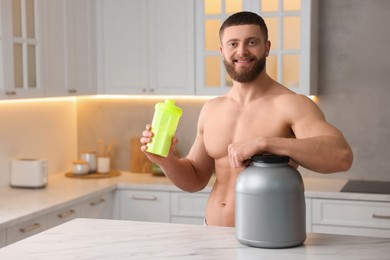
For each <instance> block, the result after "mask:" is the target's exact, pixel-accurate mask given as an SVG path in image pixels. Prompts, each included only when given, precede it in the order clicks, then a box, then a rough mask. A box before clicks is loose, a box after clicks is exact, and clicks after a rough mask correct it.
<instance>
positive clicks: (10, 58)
mask: <svg viewBox="0 0 390 260" xmlns="http://www.w3.org/2000/svg"><path fill="white" fill-rule="evenodd" d="M0 7H1V8H0V11H1V13H0V19H1V20H0V27H1V28H0V31H1V38H0V47H1V51H0V58H1V60H0V63H2V64H1V66H0V69H1V73H0V98H29V97H42V96H43V95H44V89H43V85H42V84H41V51H42V46H41V44H40V42H41V28H40V24H41V23H40V18H41V14H42V4H41V2H40V1H22V0H13V1H12V0H4V1H3V0H2V1H1V2H0Z"/></svg>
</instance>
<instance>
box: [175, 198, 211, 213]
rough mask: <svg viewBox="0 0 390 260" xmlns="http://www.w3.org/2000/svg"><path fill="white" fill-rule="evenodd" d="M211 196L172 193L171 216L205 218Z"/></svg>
mask: <svg viewBox="0 0 390 260" xmlns="http://www.w3.org/2000/svg"><path fill="white" fill-rule="evenodd" d="M208 197H209V194H199V193H183V192H172V193H171V215H172V216H180V217H198V218H204V217H205V214H206V204H207V200H208Z"/></svg>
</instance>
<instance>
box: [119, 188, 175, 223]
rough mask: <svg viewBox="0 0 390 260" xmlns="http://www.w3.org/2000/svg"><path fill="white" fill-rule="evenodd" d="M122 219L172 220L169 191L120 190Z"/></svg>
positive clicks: (167, 221)
mask: <svg viewBox="0 0 390 260" xmlns="http://www.w3.org/2000/svg"><path fill="white" fill-rule="evenodd" d="M120 193H121V195H120V219H124V220H137V221H151V222H166V223H169V222H170V212H169V205H170V203H169V192H163V191H137V190H136V191H130V190H123V191H120Z"/></svg>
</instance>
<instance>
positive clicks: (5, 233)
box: [0, 229, 7, 248]
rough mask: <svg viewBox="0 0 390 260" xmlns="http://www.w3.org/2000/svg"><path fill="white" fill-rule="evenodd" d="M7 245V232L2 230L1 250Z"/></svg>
mask: <svg viewBox="0 0 390 260" xmlns="http://www.w3.org/2000/svg"><path fill="white" fill-rule="evenodd" d="M5 245H7V230H6V229H3V230H0V248H1V247H3V246H5Z"/></svg>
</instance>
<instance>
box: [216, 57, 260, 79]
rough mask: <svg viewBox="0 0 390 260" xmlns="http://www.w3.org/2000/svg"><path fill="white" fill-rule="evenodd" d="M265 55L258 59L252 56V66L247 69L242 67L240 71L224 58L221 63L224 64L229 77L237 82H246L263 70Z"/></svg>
mask: <svg viewBox="0 0 390 260" xmlns="http://www.w3.org/2000/svg"><path fill="white" fill-rule="evenodd" d="M265 60H266V56H265V55H264V56H263V57H261V58H260V59H257V58H256V57H255V58H254V64H253V66H252V67H250V68H248V69H243V70H241V71H236V70H235V68H234V65H233V63H229V62H227V61H226V60H225V59H224V60H223V64H224V65H225V68H226V71H227V73H228V74H229V75H230V77H231V78H232V79H233V80H234V81H237V82H240V83H247V82H251V81H254V80H255V79H256V78H257V76H259V75H260V73H261V72H262V71H263V70H264V67H265V63H266V62H265Z"/></svg>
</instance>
